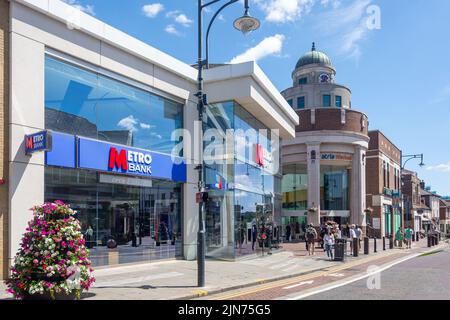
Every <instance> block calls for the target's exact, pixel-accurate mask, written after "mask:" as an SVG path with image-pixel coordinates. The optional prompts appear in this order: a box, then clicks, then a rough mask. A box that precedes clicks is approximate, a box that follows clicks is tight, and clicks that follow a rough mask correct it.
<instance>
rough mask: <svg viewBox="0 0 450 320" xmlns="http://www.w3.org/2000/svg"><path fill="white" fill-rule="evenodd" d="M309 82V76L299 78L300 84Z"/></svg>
mask: <svg viewBox="0 0 450 320" xmlns="http://www.w3.org/2000/svg"><path fill="white" fill-rule="evenodd" d="M307 83H308V78H300V79H299V80H298V84H307Z"/></svg>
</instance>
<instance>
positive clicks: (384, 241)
mask: <svg viewBox="0 0 450 320" xmlns="http://www.w3.org/2000/svg"><path fill="white" fill-rule="evenodd" d="M383 251H386V237H383Z"/></svg>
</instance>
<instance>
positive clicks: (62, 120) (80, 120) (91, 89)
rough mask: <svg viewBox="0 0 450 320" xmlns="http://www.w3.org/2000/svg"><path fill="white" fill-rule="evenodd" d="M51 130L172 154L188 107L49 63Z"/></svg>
mask: <svg viewBox="0 0 450 320" xmlns="http://www.w3.org/2000/svg"><path fill="white" fill-rule="evenodd" d="M45 107H46V109H45V110H46V111H45V125H46V128H47V129H51V130H55V131H59V132H64V133H69V134H74V135H80V136H85V137H89V138H94V139H99V140H104V141H108V142H111V143H118V144H123V145H129V146H133V147H137V148H142V149H147V150H152V151H159V152H163V153H171V151H172V149H173V147H174V146H175V144H176V143H177V142H175V141H171V134H172V132H173V130H175V129H179V128H182V127H183V106H182V105H181V104H179V103H175V102H172V101H170V100H167V99H164V98H161V97H158V96H156V95H154V94H151V93H149V92H147V91H144V90H141V89H138V88H136V87H133V86H131V85H128V84H125V83H123V82H120V81H117V80H113V79H111V78H108V77H105V76H102V75H100V74H96V73H94V72H90V71H87V70H84V69H82V68H78V67H75V66H73V65H71V64H68V63H65V62H62V61H59V60H56V59H53V58H50V57H46V60H45Z"/></svg>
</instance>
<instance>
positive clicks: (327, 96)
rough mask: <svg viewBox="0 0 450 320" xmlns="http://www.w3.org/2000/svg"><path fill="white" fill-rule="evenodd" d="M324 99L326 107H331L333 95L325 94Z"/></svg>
mask: <svg viewBox="0 0 450 320" xmlns="http://www.w3.org/2000/svg"><path fill="white" fill-rule="evenodd" d="M322 100H323V101H322V102H323V106H324V107H331V96H330V95H329V94H324V95H323V96H322Z"/></svg>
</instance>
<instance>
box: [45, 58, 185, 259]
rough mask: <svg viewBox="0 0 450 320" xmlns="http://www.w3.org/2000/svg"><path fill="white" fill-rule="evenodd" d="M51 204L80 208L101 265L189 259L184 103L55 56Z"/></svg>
mask: <svg viewBox="0 0 450 320" xmlns="http://www.w3.org/2000/svg"><path fill="white" fill-rule="evenodd" d="M45 120H46V121H45V126H46V129H47V132H48V136H49V137H51V144H52V146H51V150H50V151H47V152H46V156H45V166H46V167H45V192H44V198H45V201H55V200H62V201H63V202H65V203H68V204H70V205H71V207H72V208H73V209H74V210H76V211H77V218H78V219H79V220H80V222H81V227H82V232H83V234H84V236H85V239H86V241H87V245H88V247H89V248H90V249H91V259H92V262H93V264H94V265H96V266H102V265H113V264H122V263H131V262H138V261H149V260H157V259H170V258H175V257H180V256H182V247H183V246H182V239H183V237H182V221H181V212H182V188H183V183H184V182H185V181H186V166H185V164H184V163H183V159H182V158H180V159H179V160H181V161H179V162H180V164H176V163H175V162H177V161H175V160H176V159H173V157H172V156H171V154H170V153H171V150H172V149H173V147H174V141H172V140H171V137H170V135H171V132H172V131H173V130H175V129H179V128H182V127H183V117H182V105H181V104H179V103H176V102H174V101H171V100H168V99H166V98H163V97H159V96H157V95H154V94H151V93H149V92H146V91H144V90H141V89H139V88H136V87H133V86H131V85H129V84H127V83H124V82H120V81H118V80H115V79H113V78H110V77H106V76H104V75H103V74H101V73H96V72H93V71H91V70H89V69H85V68H81V67H78V66H76V65H74V64H71V63H69V62H67V61H63V60H59V59H57V58H55V57H52V56H50V55H48V56H47V57H46V61H45Z"/></svg>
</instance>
